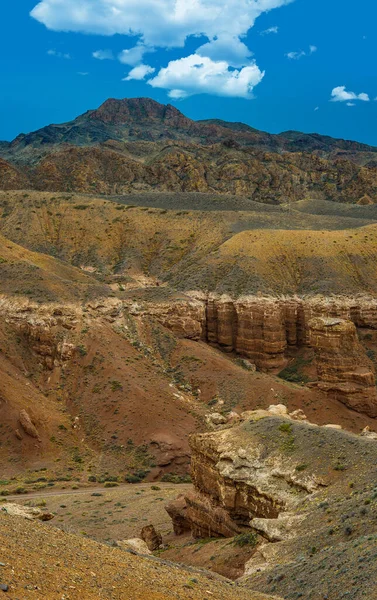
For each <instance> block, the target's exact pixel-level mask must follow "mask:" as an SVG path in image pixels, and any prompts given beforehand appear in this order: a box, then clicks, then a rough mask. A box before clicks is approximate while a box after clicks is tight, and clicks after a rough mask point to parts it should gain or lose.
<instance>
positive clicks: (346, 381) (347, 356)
mask: <svg viewBox="0 0 377 600" xmlns="http://www.w3.org/2000/svg"><path fill="white" fill-rule="evenodd" d="M309 330H310V343H311V345H312V347H313V348H314V351H315V355H316V364H317V374H318V379H319V382H318V387H319V388H320V389H321V390H324V391H325V392H327V393H328V394H329V395H330V396H332V397H334V398H336V399H337V400H340V401H341V402H343V404H346V405H347V406H348V407H349V408H352V409H354V410H357V411H359V412H364V413H366V414H367V415H369V416H371V417H376V416H377V390H376V384H375V377H376V374H375V369H374V365H373V363H372V361H371V360H370V359H369V358H368V356H367V355H366V353H365V350H364V348H363V347H362V346H361V344H360V342H359V340H358V337H357V331H356V327H355V325H354V323H352V322H351V321H346V320H343V319H329V318H323V317H320V318H315V319H312V320H311V321H310V322H309Z"/></svg>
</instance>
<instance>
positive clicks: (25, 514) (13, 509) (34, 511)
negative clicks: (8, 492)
mask: <svg viewBox="0 0 377 600" xmlns="http://www.w3.org/2000/svg"><path fill="white" fill-rule="evenodd" d="M1 510H2V511H3V512H5V513H6V514H7V515H12V516H14V517H22V518H23V519H27V520H28V521H34V520H39V521H51V519H53V518H54V515H53V514H52V513H50V512H48V511H45V510H41V509H40V508H36V507H34V506H22V505H20V504H13V503H12V502H7V503H6V504H4V506H3V507H2V508H1Z"/></svg>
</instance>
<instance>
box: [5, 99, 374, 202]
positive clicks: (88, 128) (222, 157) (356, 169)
mask: <svg viewBox="0 0 377 600" xmlns="http://www.w3.org/2000/svg"><path fill="white" fill-rule="evenodd" d="M376 158H377V148H374V147H371V146H367V145H365V144H360V143H358V142H352V141H346V140H337V139H333V138H330V137H327V136H321V135H318V134H304V133H299V132H294V131H289V132H285V133H282V134H279V135H272V134H269V133H266V132H263V131H258V130H256V129H253V128H252V127H249V126H248V125H245V124H243V123H228V122H225V121H221V120H218V119H215V120H207V121H193V120H191V119H188V118H187V117H185V116H184V115H183V114H182V113H181V112H180V111H179V110H177V109H176V108H175V107H173V106H171V105H167V106H165V105H162V104H159V103H158V102H155V101H154V100H151V99H148V98H133V99H124V100H115V99H109V100H107V101H106V102H104V103H103V104H102V105H101V106H100V107H99V108H98V109H97V110H90V111H88V112H86V113H85V114H83V115H81V116H79V117H78V118H77V119H75V120H74V121H71V122H69V123H63V124H61V125H48V126H47V127H44V128H42V129H40V130H38V131H35V132H32V133H29V134H26V135H25V134H21V135H19V136H18V137H17V138H16V139H15V140H13V141H12V142H10V143H8V142H1V143H0V160H1V162H0V189H5V190H7V189H8V190H11V189H21V188H30V189H37V190H46V191H54V192H59V191H64V192H71V191H74V192H82V193H100V194H126V193H129V192H132V191H137V192H140V191H171V192H206V193H212V194H214V195H218V194H223V193H231V194H235V195H238V196H239V195H244V196H248V197H249V198H252V199H253V200H255V201H257V202H263V203H268V204H282V203H285V202H287V201H298V200H303V199H305V198H317V199H320V200H332V201H334V200H335V201H340V202H350V203H356V202H358V201H359V200H360V199H361V198H363V197H364V196H365V194H366V193H368V196H369V197H370V199H371V202H375V201H377V160H376Z"/></svg>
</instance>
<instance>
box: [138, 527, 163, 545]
mask: <svg viewBox="0 0 377 600" xmlns="http://www.w3.org/2000/svg"><path fill="white" fill-rule="evenodd" d="M140 537H141V539H142V540H144V542H145V543H146V544H147V546H148V548H149V550H150V551H151V552H154V551H155V550H158V549H159V547H160V546H161V544H162V535H161V534H160V533H158V532H157V531H156V530H155V528H154V526H153V525H146V526H145V527H143V529H142V530H141V533H140Z"/></svg>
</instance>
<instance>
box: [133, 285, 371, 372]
mask: <svg viewBox="0 0 377 600" xmlns="http://www.w3.org/2000/svg"><path fill="white" fill-rule="evenodd" d="M129 310H130V312H131V313H132V314H134V315H139V316H145V315H149V316H152V317H154V318H156V319H157V320H158V321H159V322H160V323H161V324H162V325H164V326H165V327H168V328H169V329H171V330H172V331H173V332H174V333H175V334H176V335H179V336H182V337H187V338H190V339H197V340H199V339H201V340H205V341H207V342H208V343H210V344H213V345H216V346H219V347H220V348H221V349H222V350H224V351H225V352H237V353H238V354H240V355H242V356H245V357H247V358H248V359H250V360H251V361H252V363H255V364H256V366H257V367H258V368H259V369H261V370H267V371H268V370H273V369H277V368H282V367H283V366H284V365H285V364H286V362H287V359H286V356H285V353H286V350H287V348H288V347H297V348H300V347H303V346H310V328H309V321H310V320H311V319H313V318H314V317H334V318H341V319H348V320H350V321H352V322H353V323H354V324H355V326H356V327H360V328H364V327H365V328H370V329H377V301H376V300H375V299H374V298H366V299H363V298H361V299H353V298H345V297H334V298H325V297H321V296H318V297H307V298H299V297H291V298H273V297H265V296H261V297H259V296H248V297H244V298H240V299H238V300H233V299H232V298H230V297H228V296H216V295H211V294H210V295H209V296H205V295H204V294H199V293H197V294H195V293H193V294H192V298H191V299H187V300H180V301H174V300H173V301H172V302H170V303H155V304H150V303H148V304H147V303H141V304H133V305H130V306H129Z"/></svg>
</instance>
